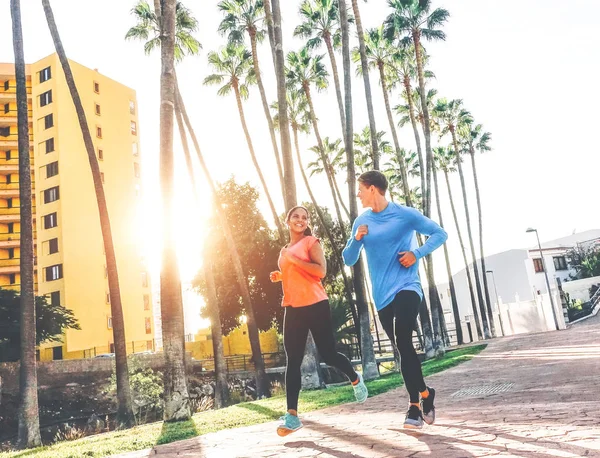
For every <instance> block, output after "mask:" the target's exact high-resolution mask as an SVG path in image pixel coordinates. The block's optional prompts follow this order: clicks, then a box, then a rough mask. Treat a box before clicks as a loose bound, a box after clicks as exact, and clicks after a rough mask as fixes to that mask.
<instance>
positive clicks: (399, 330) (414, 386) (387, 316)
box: [379, 291, 427, 402]
mask: <svg viewBox="0 0 600 458" xmlns="http://www.w3.org/2000/svg"><path fill="white" fill-rule="evenodd" d="M420 305H421V297H420V296H419V295H418V294H417V293H416V292H414V291H400V292H399V293H398V294H396V297H394V300H393V301H392V302H390V303H389V304H388V305H386V306H385V307H384V308H383V309H381V310H379V321H380V322H381V326H383V329H384V330H385V332H386V334H387V335H388V337H389V338H390V340H391V341H392V342H394V341H395V342H396V346H397V347H398V351H399V352H400V369H401V371H402V377H403V378H404V383H405V385H406V390H407V391H408V395H409V396H410V402H419V393H421V392H423V391H425V390H426V389H427V385H425V380H423V372H422V371H421V361H419V357H418V356H417V351H416V350H415V347H414V346H413V342H412V336H413V331H414V330H415V329H416V328H417V316H418V314H419V307H420ZM394 320H395V323H394ZM394 334H395V339H394Z"/></svg>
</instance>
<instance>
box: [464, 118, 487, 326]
mask: <svg viewBox="0 0 600 458" xmlns="http://www.w3.org/2000/svg"><path fill="white" fill-rule="evenodd" d="M461 137H462V139H463V141H462V143H463V152H466V153H468V154H469V155H470V156H471V166H472V168H473V181H474V183H475V196H476V198H477V216H478V219H479V255H480V259H481V275H482V277H483V290H484V292H485V301H486V305H487V311H488V314H489V316H490V321H492V322H494V313H493V311H492V302H491V301H490V290H489V287H488V281H487V275H486V266H485V253H484V251H483V218H482V215H481V193H480V190H479V180H478V179H477V167H476V166H475V153H476V152H477V151H479V152H480V153H485V152H486V151H491V149H492V148H491V147H490V145H489V143H490V141H491V140H492V134H491V133H489V132H484V131H483V126H482V125H481V124H477V125H476V126H472V125H469V126H465V128H464V129H462V130H461ZM494 324H495V322H494ZM493 332H494V330H492V333H493Z"/></svg>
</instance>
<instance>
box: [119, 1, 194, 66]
mask: <svg viewBox="0 0 600 458" xmlns="http://www.w3.org/2000/svg"><path fill="white" fill-rule="evenodd" d="M131 14H132V15H133V16H134V17H135V19H136V22H137V23H136V25H134V26H133V27H131V28H130V29H129V30H128V31H127V34H126V35H125V39H126V40H141V41H144V42H145V44H144V52H145V53H146V54H150V53H151V52H152V51H154V50H155V49H158V48H160V25H159V21H158V18H157V15H156V12H155V11H154V10H153V9H152V7H151V6H150V5H149V4H148V2H147V1H146V0H140V1H139V2H138V3H136V5H135V6H134V7H133V8H132V10H131ZM197 31H198V21H197V20H196V18H195V17H194V16H192V13H191V11H190V10H189V9H188V8H186V7H185V6H183V4H182V3H181V2H177V4H176V6H175V62H181V61H182V60H183V59H184V58H185V57H186V56H194V55H196V54H198V53H199V52H200V50H201V49H202V45H201V44H200V42H199V41H198V40H197V39H196V38H194V36H193V35H192V34H193V33H194V32H197Z"/></svg>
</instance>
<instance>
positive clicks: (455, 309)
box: [433, 167, 464, 345]
mask: <svg viewBox="0 0 600 458" xmlns="http://www.w3.org/2000/svg"><path fill="white" fill-rule="evenodd" d="M433 185H434V186H435V202H436V205H437V209H438V218H439V219H440V226H442V227H444V218H443V216H442V206H441V205H440V189H439V187H438V179H437V170H436V168H435V167H434V168H433ZM444 257H445V258H446V272H447V273H448V285H449V288H450V301H451V303H452V314H453V315H454V323H455V325H456V341H457V343H458V345H462V344H463V343H464V339H463V334H462V328H461V325H460V310H459V308H458V301H457V300H456V288H455V287H454V279H453V278H452V268H451V267H450V255H449V254H448V246H447V244H445V243H444Z"/></svg>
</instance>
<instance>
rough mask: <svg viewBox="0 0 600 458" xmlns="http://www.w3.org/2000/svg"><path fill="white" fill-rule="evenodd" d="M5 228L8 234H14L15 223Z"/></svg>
mask: <svg viewBox="0 0 600 458" xmlns="http://www.w3.org/2000/svg"><path fill="white" fill-rule="evenodd" d="M6 227H7V231H8V233H9V234H14V233H15V223H8V224H7V225H6Z"/></svg>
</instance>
